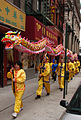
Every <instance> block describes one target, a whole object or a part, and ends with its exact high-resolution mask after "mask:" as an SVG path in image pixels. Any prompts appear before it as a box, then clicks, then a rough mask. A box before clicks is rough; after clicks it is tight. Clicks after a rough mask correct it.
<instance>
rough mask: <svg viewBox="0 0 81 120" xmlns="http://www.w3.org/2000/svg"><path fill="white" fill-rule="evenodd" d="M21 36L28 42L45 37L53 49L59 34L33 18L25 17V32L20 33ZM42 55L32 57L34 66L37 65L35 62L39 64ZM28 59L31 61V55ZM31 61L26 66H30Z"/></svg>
mask: <svg viewBox="0 0 81 120" xmlns="http://www.w3.org/2000/svg"><path fill="white" fill-rule="evenodd" d="M22 36H23V37H24V36H25V38H28V40H30V41H33V42H36V41H39V40H41V39H42V38H44V37H47V38H48V40H49V41H50V45H51V46H53V47H56V46H57V45H58V36H59V33H58V32H57V31H53V30H52V29H51V27H49V26H48V27H46V26H45V25H44V24H42V23H41V22H40V21H38V20H37V19H36V18H35V17H33V16H26V31H25V32H24V33H23V32H22ZM60 43H61V42H60ZM42 54H43V53H42ZM42 54H39V55H34V60H35V61H34V62H35V64H36V65H38V63H37V62H40V57H41V56H42ZM53 57H54V56H51V58H52V59H53ZM30 59H32V55H31V58H30ZM32 61H33V59H32ZM32 61H30V60H29V62H28V63H27V64H30V62H32ZM36 61H37V62H36ZM26 62H27V61H26ZM34 67H35V65H34Z"/></svg>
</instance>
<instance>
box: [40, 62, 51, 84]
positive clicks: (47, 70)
mask: <svg viewBox="0 0 81 120" xmlns="http://www.w3.org/2000/svg"><path fill="white" fill-rule="evenodd" d="M44 67H45V69H44V72H42V73H41V75H42V76H43V77H44V81H46V82H47V81H49V76H50V64H49V63H45V66H44Z"/></svg>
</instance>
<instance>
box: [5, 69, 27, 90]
mask: <svg viewBox="0 0 81 120" xmlns="http://www.w3.org/2000/svg"><path fill="white" fill-rule="evenodd" d="M7 77H8V78H11V79H13V75H12V73H11V72H8V73H7ZM14 78H15V91H24V89H25V83H24V82H25V80H26V74H25V72H24V70H23V69H20V70H18V71H15V70H14ZM12 89H13V81H12Z"/></svg>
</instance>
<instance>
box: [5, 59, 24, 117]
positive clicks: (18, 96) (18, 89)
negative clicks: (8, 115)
mask: <svg viewBox="0 0 81 120" xmlns="http://www.w3.org/2000/svg"><path fill="white" fill-rule="evenodd" d="M13 74H14V78H13ZM7 77H8V78H11V79H12V90H13V93H14V96H15V105H14V113H12V116H13V117H14V118H16V117H17V115H18V113H19V112H20V111H21V110H22V109H23V103H22V96H23V94H24V91H25V80H26V74H25V71H24V70H23V69H22V63H21V62H20V61H17V62H15V64H14V67H12V68H11V69H10V72H8V73H7ZM14 89H15V91H14Z"/></svg>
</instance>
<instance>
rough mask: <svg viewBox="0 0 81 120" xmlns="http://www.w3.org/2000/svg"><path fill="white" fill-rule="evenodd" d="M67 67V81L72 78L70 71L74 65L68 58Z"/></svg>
mask: <svg viewBox="0 0 81 120" xmlns="http://www.w3.org/2000/svg"><path fill="white" fill-rule="evenodd" d="M67 67H68V71H69V79H68V82H69V81H70V80H71V79H72V78H73V76H72V72H73V70H74V65H73V63H72V62H71V60H70V59H68V63H67Z"/></svg>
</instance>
